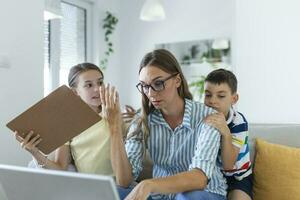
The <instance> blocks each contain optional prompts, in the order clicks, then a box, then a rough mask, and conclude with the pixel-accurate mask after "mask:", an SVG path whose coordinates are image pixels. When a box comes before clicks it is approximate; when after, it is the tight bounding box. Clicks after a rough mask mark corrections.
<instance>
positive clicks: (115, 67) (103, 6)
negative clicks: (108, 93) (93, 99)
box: [89, 0, 122, 88]
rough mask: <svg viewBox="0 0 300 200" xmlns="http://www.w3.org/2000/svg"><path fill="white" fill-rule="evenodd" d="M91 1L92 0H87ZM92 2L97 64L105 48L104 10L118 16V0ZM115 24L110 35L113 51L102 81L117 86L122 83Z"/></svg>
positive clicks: (96, 0)
mask: <svg viewBox="0 0 300 200" xmlns="http://www.w3.org/2000/svg"><path fill="white" fill-rule="evenodd" d="M89 1H92V0H89ZM92 2H94V5H95V6H94V9H93V13H94V22H93V28H94V35H93V39H94V41H93V42H94V50H93V52H94V63H96V64H99V63H100V60H102V59H103V56H104V51H105V50H106V44H105V43H104V31H103V29H102V25H103V21H102V20H103V19H104V18H105V12H106V11H109V12H111V13H112V14H113V15H115V16H116V17H117V18H120V0H110V1H107V0H93V1H92ZM119 25H120V24H117V26H116V29H115V31H114V33H113V34H112V36H111V41H113V50H114V53H113V54H111V56H110V57H109V62H108V66H107V69H106V70H105V72H104V75H105V77H104V81H105V82H106V83H110V84H112V85H114V86H116V87H117V88H118V86H119V85H121V84H122V82H121V81H120V78H119V77H120V76H121V75H120V73H119V68H120V54H121V51H120V37H121V35H120V29H119Z"/></svg>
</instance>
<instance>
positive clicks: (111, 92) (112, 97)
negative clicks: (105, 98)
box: [109, 86, 116, 107]
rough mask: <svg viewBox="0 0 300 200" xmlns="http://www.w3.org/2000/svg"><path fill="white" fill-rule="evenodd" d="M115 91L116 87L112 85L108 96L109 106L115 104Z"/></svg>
mask: <svg viewBox="0 0 300 200" xmlns="http://www.w3.org/2000/svg"><path fill="white" fill-rule="evenodd" d="M115 93H116V88H115V87H114V86H113V87H111V89H110V96H109V101H110V107H114V106H115V95H116V94H115Z"/></svg>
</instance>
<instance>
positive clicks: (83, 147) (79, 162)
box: [16, 63, 121, 175]
mask: <svg viewBox="0 0 300 200" xmlns="http://www.w3.org/2000/svg"><path fill="white" fill-rule="evenodd" d="M103 78H104V77H103V73H102V72H101V70H100V69H99V68H98V67H97V66H96V65H94V64H91V63H82V64H78V65H76V66H74V67H72V68H71V69H70V72H69V77H68V83H69V87H70V88H71V89H72V90H73V91H74V92H75V93H76V94H77V95H78V96H80V97H81V99H82V100H83V101H84V102H85V103H87V104H88V105H89V106H90V107H91V108H92V109H93V110H94V111H95V112H97V113H99V114H100V115H101V116H102V119H101V121H99V122H98V123H96V124H95V125H93V126H92V127H90V128H89V129H87V130H86V131H84V132H83V133H81V134H80V135H78V136H76V137H74V138H73V139H72V140H71V141H69V142H68V143H66V144H65V145H63V146H61V147H60V148H58V149H57V150H56V155H55V159H54V161H52V160H50V159H48V158H47V157H45V156H44V155H43V154H42V153H40V151H39V150H38V149H37V147H36V145H37V144H38V143H39V142H41V140H42V138H40V136H39V135H36V136H35V137H33V138H32V136H33V132H32V131H31V132H30V133H29V134H28V135H27V136H26V137H25V138H24V139H22V138H21V137H19V135H18V133H16V139H17V140H18V141H20V143H21V146H22V147H23V148H25V149H26V150H27V151H29V152H30V153H31V154H32V155H33V157H34V158H35V159H36V161H37V162H38V164H39V165H40V166H42V167H43V168H47V169H60V170H67V169H68V166H69V164H71V163H73V164H74V165H75V167H76V169H77V171H78V172H83V173H93V174H104V175H113V170H112V166H111V162H110V157H111V156H110V151H111V150H110V134H109V132H110V131H114V130H112V129H113V127H114V119H115V118H120V116H121V114H120V107H119V100H118V93H117V92H116V90H115V89H114V88H111V89H110V88H109V92H110V96H109V98H107V102H109V103H110V102H112V104H111V105H112V106H110V107H109V106H105V107H102V106H101V100H100V87H103ZM120 123H121V122H120Z"/></svg>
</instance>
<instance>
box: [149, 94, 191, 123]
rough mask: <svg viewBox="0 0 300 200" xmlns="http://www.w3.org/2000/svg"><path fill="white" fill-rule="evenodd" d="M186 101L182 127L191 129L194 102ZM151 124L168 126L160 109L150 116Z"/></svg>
mask: <svg viewBox="0 0 300 200" xmlns="http://www.w3.org/2000/svg"><path fill="white" fill-rule="evenodd" d="M184 100H185V105H184V114H183V120H182V126H185V127H188V128H191V114H192V101H191V100H190V99H184ZM150 123H151V124H160V125H168V124H167V122H166V121H165V119H164V117H163V115H162V113H161V111H160V110H158V109H155V110H154V111H153V112H152V113H151V114H150Z"/></svg>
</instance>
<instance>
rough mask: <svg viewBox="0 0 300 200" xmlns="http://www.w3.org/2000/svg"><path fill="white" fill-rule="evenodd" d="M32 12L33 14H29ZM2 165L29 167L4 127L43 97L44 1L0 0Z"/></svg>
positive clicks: (18, 147)
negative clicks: (6, 65) (3, 65)
mask: <svg viewBox="0 0 300 200" xmlns="http://www.w3.org/2000/svg"><path fill="white" fill-rule="evenodd" d="M29 11H30V12H29ZM0 24H1V34H0V36H1V37H0V55H5V57H6V58H7V59H8V62H9V63H10V67H9V68H0V86H1V87H0V102H1V103H0V147H1V151H0V163H6V164H17V165H26V164H27V162H28V160H29V159H30V156H29V153H27V152H25V151H24V150H22V149H21V148H20V146H19V145H18V144H17V142H16V141H15V139H14V137H13V135H12V132H11V131H10V130H8V129H7V128H6V126H5V124H6V123H7V122H8V121H9V120H11V119H12V118H13V117H15V116H16V115H18V114H19V113H20V112H22V111H24V109H26V108H27V107H28V106H30V105H32V104H33V103H35V102H37V101H38V100H39V99H40V98H41V97H43V67H44V66H43V64H44V62H43V1H36V0H28V1H17V0H11V1H1V3H0Z"/></svg>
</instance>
